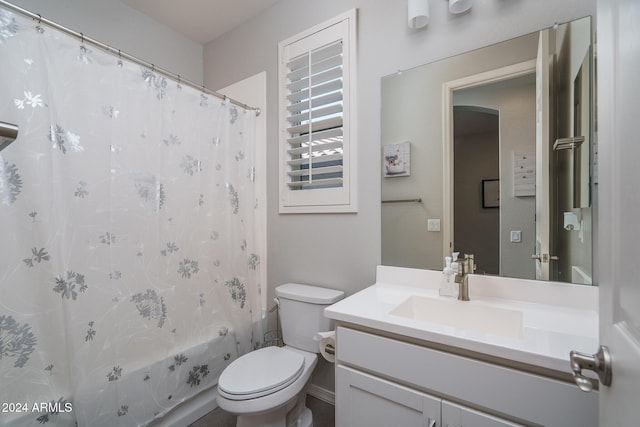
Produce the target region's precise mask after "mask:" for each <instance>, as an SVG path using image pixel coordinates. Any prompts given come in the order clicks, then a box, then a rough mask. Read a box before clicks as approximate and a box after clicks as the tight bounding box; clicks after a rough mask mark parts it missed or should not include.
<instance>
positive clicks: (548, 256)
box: [531, 254, 560, 262]
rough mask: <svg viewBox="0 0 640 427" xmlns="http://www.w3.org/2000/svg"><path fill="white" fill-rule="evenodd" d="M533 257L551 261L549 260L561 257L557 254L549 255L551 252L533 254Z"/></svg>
mask: <svg viewBox="0 0 640 427" xmlns="http://www.w3.org/2000/svg"><path fill="white" fill-rule="evenodd" d="M531 259H535V260H538V261H540V262H549V261H558V260H559V259H560V257H559V256H557V255H549V254H541V255H538V254H533V255H531Z"/></svg>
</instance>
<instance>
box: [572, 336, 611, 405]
mask: <svg viewBox="0 0 640 427" xmlns="http://www.w3.org/2000/svg"><path fill="white" fill-rule="evenodd" d="M569 361H570V362H571V370H572V371H573V379H574V380H575V382H576V385H577V386H578V388H579V389H580V390H582V391H584V392H587V393H588V392H590V391H591V390H593V382H592V381H591V379H590V378H588V377H586V376H584V375H582V370H583V369H586V370H589V371H593V372H595V373H596V374H598V378H599V379H600V383H602V385H605V386H610V385H611V354H610V353H609V349H608V348H607V347H606V346H604V345H601V346H600V348H599V349H598V352H597V353H596V354H593V355H588V354H584V353H579V352H577V351H571V353H569Z"/></svg>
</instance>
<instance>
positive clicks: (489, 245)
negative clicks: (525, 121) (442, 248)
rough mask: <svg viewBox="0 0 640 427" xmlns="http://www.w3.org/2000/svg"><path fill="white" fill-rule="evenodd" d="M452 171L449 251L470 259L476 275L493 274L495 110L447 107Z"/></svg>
mask: <svg viewBox="0 0 640 427" xmlns="http://www.w3.org/2000/svg"><path fill="white" fill-rule="evenodd" d="M453 170H454V176H453V191H454V200H453V204H454V216H453V235H454V249H455V250H456V251H459V252H461V253H467V254H474V255H475V257H476V272H477V273H479V274H499V273H500V245H499V242H500V202H499V201H500V198H499V194H500V192H499V185H500V132H499V112H498V110H494V109H491V108H484V107H477V106H473V105H457V106H454V107H453ZM494 186H495V188H497V189H498V191H497V194H498V196H497V197H496V196H495V194H494V193H495V189H494V188H492V187H494Z"/></svg>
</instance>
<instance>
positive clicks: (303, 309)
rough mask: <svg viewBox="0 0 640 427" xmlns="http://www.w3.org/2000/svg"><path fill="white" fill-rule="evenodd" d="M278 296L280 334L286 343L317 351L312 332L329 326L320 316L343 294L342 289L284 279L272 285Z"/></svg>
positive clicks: (316, 343) (330, 328)
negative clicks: (278, 284) (301, 283)
mask: <svg viewBox="0 0 640 427" xmlns="http://www.w3.org/2000/svg"><path fill="white" fill-rule="evenodd" d="M276 297H278V300H279V312H280V322H281V325H282V338H283V341H284V343H285V344H286V345H289V346H291V347H295V348H298V349H300V350H305V351H309V352H312V353H318V352H319V347H318V342H317V341H315V340H314V339H313V337H314V336H315V334H316V333H318V332H324V331H329V330H332V329H333V321H331V320H330V319H327V318H326V317H324V309H325V307H328V306H330V305H331V304H333V303H334V302H337V301H339V300H341V299H342V298H344V292H342V291H337V290H335V289H327V288H321V287H319V286H309V285H300V284H297V283H287V284H284V285H280V286H278V287H277V288H276Z"/></svg>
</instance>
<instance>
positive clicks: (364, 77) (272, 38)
mask: <svg viewBox="0 0 640 427" xmlns="http://www.w3.org/2000/svg"><path fill="white" fill-rule="evenodd" d="M430 4H431V23H430V24H429V26H428V27H427V28H426V29H425V30H420V31H413V30H410V29H409V28H408V27H407V23H406V22H407V16H406V14H407V3H406V1H399V0H323V1H313V0H281V1H280V2H278V3H276V4H275V5H274V6H273V7H272V8H270V9H268V10H267V11H265V12H264V13H263V14H261V15H259V16H258V17H256V18H254V19H252V20H250V21H248V22H247V23H245V24H244V25H242V26H240V27H238V28H236V29H235V30H233V31H230V32H228V33H227V34H225V35H223V36H222V37H220V38H219V39H217V40H215V41H214V42H211V43H209V44H207V45H205V49H204V70H205V71H204V81H205V84H206V85H207V86H209V87H211V88H214V89H215V88H219V87H224V86H226V85H228V84H231V83H233V82H235V81H237V80H240V79H243V78H246V77H248V76H251V75H253V74H256V73H258V72H260V71H266V72H267V99H268V110H269V123H268V124H267V141H268V142H267V144H268V153H269V154H268V158H267V162H268V171H269V172H268V173H269V174H268V176H267V180H268V183H267V188H268V190H267V191H268V203H269V206H268V240H269V242H268V253H269V261H268V288H269V297H268V298H267V300H268V301H270V300H271V298H272V296H273V289H274V288H275V286H277V285H278V284H281V283H286V282H291V281H293V282H302V283H309V284H313V285H323V286H328V287H333V288H337V289H342V290H345V291H346V292H347V293H348V294H352V293H355V292H357V291H359V290H360V289H362V288H364V287H366V286H368V285H370V284H372V283H373V282H374V281H375V266H376V265H377V264H378V263H380V260H381V244H380V233H381V228H380V223H381V213H380V200H381V196H380V195H381V191H380V181H381V160H380V109H381V105H380V78H381V77H382V76H385V75H388V74H391V73H393V72H396V71H397V70H399V69H403V70H406V69H408V68H412V67H415V66H417V65H420V64H424V63H427V62H432V61H435V60H438V59H442V58H445V57H449V56H452V55H455V54H458V53H461V52H465V51H468V50H471V49H475V48H478V47H482V46H486V45H489V44H492V43H495V42H498V41H501V40H504V39H507V38H511V37H514V36H518V35H522V34H526V33H530V32H532V31H536V30H539V29H541V28H544V27H548V26H551V25H552V24H553V23H554V22H564V21H569V20H572V19H576V18H579V17H583V16H586V15H595V10H596V1H595V0H540V1H525V0H485V1H482V2H476V5H475V6H474V7H473V9H472V10H471V11H470V13H466V14H464V15H462V16H452V15H450V14H449V13H448V11H447V2H446V1H439V0H438V1H431V2H430ZM351 8H358V64H357V66H358V79H357V90H358V97H357V99H358V115H357V126H358V135H359V141H358V147H357V151H356V154H357V156H358V176H357V180H358V206H359V208H358V213H357V214H304V215H302V214H299V215H280V214H279V213H278V119H277V113H276V112H277V108H278V87H277V85H278V77H277V70H278V68H277V67H278V64H277V58H278V51H277V46H278V42H279V41H281V40H284V39H286V38H288V37H291V36H293V35H295V34H297V33H299V32H302V31H303V30H305V29H307V28H310V27H312V26H314V25H317V24H319V23H322V22H323V21H325V20H327V19H329V18H332V17H333V16H336V15H338V14H340V13H343V12H345V11H346V10H349V9H351ZM331 372H332V371H331V369H326V373H325V375H324V376H325V377H327V376H330V375H331ZM322 376H323V375H322V374H320V375H316V379H315V380H314V381H316V383H318V384H319V385H321V386H324V385H325V382H326V383H327V387H330V385H328V384H329V383H330V379H329V378H322Z"/></svg>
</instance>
